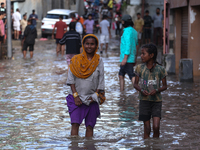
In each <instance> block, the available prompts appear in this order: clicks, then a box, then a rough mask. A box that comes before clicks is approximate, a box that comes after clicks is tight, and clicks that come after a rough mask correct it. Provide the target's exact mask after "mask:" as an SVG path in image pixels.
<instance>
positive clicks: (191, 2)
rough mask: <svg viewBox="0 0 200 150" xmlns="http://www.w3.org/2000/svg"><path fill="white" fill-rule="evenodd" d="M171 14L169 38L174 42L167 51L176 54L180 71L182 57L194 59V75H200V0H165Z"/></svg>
mask: <svg viewBox="0 0 200 150" xmlns="http://www.w3.org/2000/svg"><path fill="white" fill-rule="evenodd" d="M165 1H166V2H167V5H168V7H167V9H170V11H167V13H166V16H169V20H170V21H169V27H170V30H169V31H170V33H169V40H170V43H173V44H172V46H171V50H169V49H170V47H169V48H168V49H166V51H168V52H169V51H171V52H172V53H174V54H175V67H176V71H177V72H178V71H179V61H180V59H184V58H190V59H192V60H193V75H194V76H200V59H199V57H200V50H199V47H200V35H199V34H200V28H199V25H200V0H165Z"/></svg>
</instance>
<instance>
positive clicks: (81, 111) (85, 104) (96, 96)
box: [66, 34, 105, 137]
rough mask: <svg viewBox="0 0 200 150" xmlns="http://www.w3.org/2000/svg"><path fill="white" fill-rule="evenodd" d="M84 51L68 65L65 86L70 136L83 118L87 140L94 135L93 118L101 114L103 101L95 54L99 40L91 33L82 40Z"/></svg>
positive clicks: (100, 67)
mask: <svg viewBox="0 0 200 150" xmlns="http://www.w3.org/2000/svg"><path fill="white" fill-rule="evenodd" d="M82 43H83V52H82V53H81V54H79V55H75V56H74V57H73V58H72V60H71V64H70V65H69V72H68V79H67V85H69V86H70V87H71V93H70V94H69V95H68V96H67V98H66V99H67V106H68V109H69V114H70V118H71V124H72V128H71V135H78V131H79V126H80V124H81V123H82V121H83V119H85V126H86V134H85V136H86V137H91V136H93V129H94V126H95V124H96V119H97V117H98V116H99V115H100V111H99V104H102V103H103V102H104V101H105V97H104V93H103V92H102V91H104V64H103V61H102V59H101V58H100V56H99V55H98V54H96V52H97V50H98V45H99V42H98V38H97V37H96V36H95V35H93V34H88V35H86V36H85V37H84V38H83V40H82Z"/></svg>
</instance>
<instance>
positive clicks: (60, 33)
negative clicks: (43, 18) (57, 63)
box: [52, 16, 67, 56]
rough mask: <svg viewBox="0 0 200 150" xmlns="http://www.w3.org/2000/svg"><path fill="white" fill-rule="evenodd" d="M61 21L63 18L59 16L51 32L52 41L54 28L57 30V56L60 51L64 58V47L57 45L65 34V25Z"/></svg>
mask: <svg viewBox="0 0 200 150" xmlns="http://www.w3.org/2000/svg"><path fill="white" fill-rule="evenodd" d="M62 20H63V16H59V21H58V22H56V23H55V25H54V28H53V32H52V39H54V31H55V28H57V31H56V44H57V48H56V52H57V56H58V54H59V52H60V51H61V54H62V56H64V46H61V45H60V44H59V41H60V40H61V39H62V37H63V35H64V33H65V32H67V24H66V23H65V22H63V21H62Z"/></svg>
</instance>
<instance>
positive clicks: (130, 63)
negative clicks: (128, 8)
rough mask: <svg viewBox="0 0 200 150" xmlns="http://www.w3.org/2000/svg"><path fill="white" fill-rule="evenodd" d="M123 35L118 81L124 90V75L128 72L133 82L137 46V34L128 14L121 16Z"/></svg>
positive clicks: (121, 89)
mask: <svg viewBox="0 0 200 150" xmlns="http://www.w3.org/2000/svg"><path fill="white" fill-rule="evenodd" d="M122 25H123V27H124V29H123V35H122V37H121V44H120V63H121V65H120V70H119V81H120V91H123V90H124V76H125V74H128V76H129V78H130V80H131V82H132V84H133V85H134V82H135V73H134V70H133V67H134V66H135V64H136V60H137V48H136V46H137V45H138V36H137V35H138V34H137V31H136V30H135V29H134V28H133V25H134V23H133V21H132V18H131V16H130V15H124V16H123V17H122Z"/></svg>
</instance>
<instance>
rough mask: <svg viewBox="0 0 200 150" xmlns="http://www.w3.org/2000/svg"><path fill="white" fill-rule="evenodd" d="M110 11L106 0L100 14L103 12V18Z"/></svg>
mask: <svg viewBox="0 0 200 150" xmlns="http://www.w3.org/2000/svg"><path fill="white" fill-rule="evenodd" d="M108 12H109V10H108V6H107V3H106V2H104V3H103V7H102V8H101V12H100V14H101V19H102V18H103V15H106V16H107V15H108Z"/></svg>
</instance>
